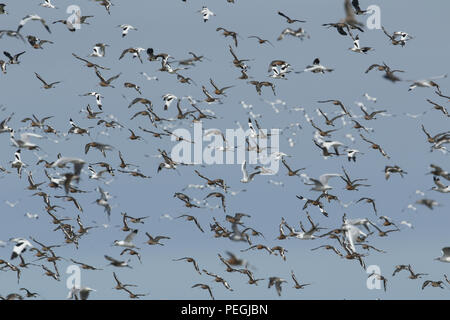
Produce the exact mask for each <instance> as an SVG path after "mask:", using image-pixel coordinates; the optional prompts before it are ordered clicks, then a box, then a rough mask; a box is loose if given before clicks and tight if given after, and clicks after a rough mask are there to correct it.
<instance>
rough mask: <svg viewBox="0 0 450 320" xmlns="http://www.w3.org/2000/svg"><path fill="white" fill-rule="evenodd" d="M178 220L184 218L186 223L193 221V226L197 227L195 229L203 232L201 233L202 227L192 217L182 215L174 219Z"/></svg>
mask: <svg viewBox="0 0 450 320" xmlns="http://www.w3.org/2000/svg"><path fill="white" fill-rule="evenodd" d="M179 218H186V221H194V223H195V225H196V226H197V228H198V229H199V230H200V231H201V232H205V231H203V229H202V227H201V226H200V224H199V223H198V221H197V219H196V218H195V217H194V216H190V215H187V214H183V215H181V216H178V217H176V218H175V219H179Z"/></svg>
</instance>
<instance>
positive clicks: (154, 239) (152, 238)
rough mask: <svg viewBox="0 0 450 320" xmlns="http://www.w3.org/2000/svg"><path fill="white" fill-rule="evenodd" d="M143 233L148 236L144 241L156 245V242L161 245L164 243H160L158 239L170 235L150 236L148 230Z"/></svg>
mask: <svg viewBox="0 0 450 320" xmlns="http://www.w3.org/2000/svg"><path fill="white" fill-rule="evenodd" d="M145 235H146V236H147V237H148V240H147V242H146V243H147V244H148V245H151V246H153V245H157V244H159V245H160V246H163V245H164V243H160V242H159V241H160V240H162V239H170V237H166V236H156V237H152V236H151V235H150V234H149V233H148V232H146V233H145Z"/></svg>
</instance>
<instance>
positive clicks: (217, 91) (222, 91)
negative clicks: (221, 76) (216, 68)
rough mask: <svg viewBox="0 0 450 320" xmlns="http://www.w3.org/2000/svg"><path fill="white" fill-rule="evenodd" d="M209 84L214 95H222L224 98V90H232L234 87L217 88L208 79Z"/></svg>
mask: <svg viewBox="0 0 450 320" xmlns="http://www.w3.org/2000/svg"><path fill="white" fill-rule="evenodd" d="M209 82H210V83H211V85H212V86H213V87H214V93H215V94H216V95H223V96H226V94H225V93H224V91H225V90H227V89H229V88H233V87H234V86H227V87H223V88H219V87H218V86H217V85H216V84H215V83H214V81H213V79H211V78H209Z"/></svg>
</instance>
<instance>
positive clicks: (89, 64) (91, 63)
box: [72, 53, 110, 70]
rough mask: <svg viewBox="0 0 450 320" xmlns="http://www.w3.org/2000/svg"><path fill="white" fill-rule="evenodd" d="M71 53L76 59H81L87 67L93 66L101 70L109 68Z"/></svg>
mask: <svg viewBox="0 0 450 320" xmlns="http://www.w3.org/2000/svg"><path fill="white" fill-rule="evenodd" d="M72 55H73V56H74V57H75V58H76V59H78V60H81V61H83V62H84V63H85V64H86V67H88V68H95V69H97V68H98V69H102V70H110V69H109V68H105V67H102V66H100V65H98V64H96V63H93V62H90V61H88V60H86V59H84V58H81V57H79V56H78V55H76V54H75V53H72Z"/></svg>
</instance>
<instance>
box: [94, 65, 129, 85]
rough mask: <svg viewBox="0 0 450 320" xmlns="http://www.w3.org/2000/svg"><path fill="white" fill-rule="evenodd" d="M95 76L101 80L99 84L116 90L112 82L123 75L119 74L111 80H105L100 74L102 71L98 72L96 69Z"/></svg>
mask: <svg viewBox="0 0 450 320" xmlns="http://www.w3.org/2000/svg"><path fill="white" fill-rule="evenodd" d="M95 74H96V75H97V77H98V78H99V79H100V82H99V85H100V86H102V87H111V88H114V86H112V85H111V82H113V81H114V80H116V79H117V78H119V77H120V75H121V74H122V73H119V74H117V75H115V76H113V77H111V78H109V79H108V80H105V78H103V76H102V75H101V74H100V71H98V70H97V69H95Z"/></svg>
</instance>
